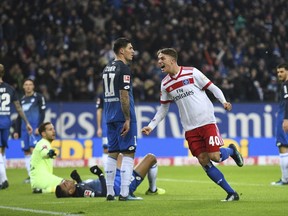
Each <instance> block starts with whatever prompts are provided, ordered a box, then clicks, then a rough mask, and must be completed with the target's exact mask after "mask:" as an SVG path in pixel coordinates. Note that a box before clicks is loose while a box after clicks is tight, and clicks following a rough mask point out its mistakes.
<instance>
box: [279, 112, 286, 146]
mask: <svg viewBox="0 0 288 216" xmlns="http://www.w3.org/2000/svg"><path fill="white" fill-rule="evenodd" d="M283 117H284V116H283ZM283 117H282V116H278V118H277V121H276V124H277V125H276V146H278V147H280V146H285V147H288V134H287V133H285V132H284V130H283V128H282V123H283ZM280 119H282V120H280Z"/></svg>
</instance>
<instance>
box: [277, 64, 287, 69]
mask: <svg viewBox="0 0 288 216" xmlns="http://www.w3.org/2000/svg"><path fill="white" fill-rule="evenodd" d="M280 68H284V69H285V70H288V64H287V63H282V64H279V65H277V67H276V69H280Z"/></svg>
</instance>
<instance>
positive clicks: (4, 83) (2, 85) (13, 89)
mask: <svg viewBox="0 0 288 216" xmlns="http://www.w3.org/2000/svg"><path fill="white" fill-rule="evenodd" d="M0 88H6V89H8V90H12V91H15V88H14V87H13V86H12V85H10V84H8V83H6V82H2V83H1V85H0Z"/></svg>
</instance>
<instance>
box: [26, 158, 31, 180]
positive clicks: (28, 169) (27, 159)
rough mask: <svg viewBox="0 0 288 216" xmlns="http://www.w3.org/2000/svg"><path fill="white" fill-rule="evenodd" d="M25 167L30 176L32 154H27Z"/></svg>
mask: <svg viewBox="0 0 288 216" xmlns="http://www.w3.org/2000/svg"><path fill="white" fill-rule="evenodd" d="M24 159H25V167H26V170H27V173H28V176H30V159H31V155H25V158H24Z"/></svg>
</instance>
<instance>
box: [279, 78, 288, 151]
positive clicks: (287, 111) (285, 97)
mask: <svg viewBox="0 0 288 216" xmlns="http://www.w3.org/2000/svg"><path fill="white" fill-rule="evenodd" d="M284 119H288V81H285V82H283V83H282V85H281V91H280V94H279V107H278V113H277V119H276V143H277V146H280V145H288V134H287V133H285V132H284V130H283V128H282V123H283V120H284Z"/></svg>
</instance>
